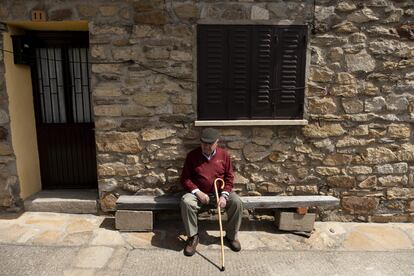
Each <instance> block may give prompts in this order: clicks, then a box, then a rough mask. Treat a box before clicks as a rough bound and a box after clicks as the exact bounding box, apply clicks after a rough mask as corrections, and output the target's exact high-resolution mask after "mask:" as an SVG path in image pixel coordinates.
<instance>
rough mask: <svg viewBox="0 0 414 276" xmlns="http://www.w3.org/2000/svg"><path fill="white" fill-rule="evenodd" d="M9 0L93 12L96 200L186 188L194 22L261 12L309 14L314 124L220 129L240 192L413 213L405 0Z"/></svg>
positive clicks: (405, 215)
mask: <svg viewBox="0 0 414 276" xmlns="http://www.w3.org/2000/svg"><path fill="white" fill-rule="evenodd" d="M4 2H5V5H3V7H2V8H0V19H2V20H6V19H7V20H29V16H30V11H31V9H33V8H40V9H44V10H45V11H47V15H48V18H49V20H58V21H59V20H65V21H73V20H88V21H89V32H90V52H91V56H92V60H93V62H94V64H93V65H92V69H91V70H92V74H91V75H92V87H93V88H92V90H93V104H94V115H95V124H96V145H97V153H98V154H97V160H98V168H97V169H98V175H99V190H100V198H101V206H102V208H103V209H104V210H106V211H109V210H113V208H114V202H115V201H116V197H117V196H118V195H119V194H128V193H137V194H145V193H149V194H162V193H174V192H178V191H180V190H181V187H180V185H179V175H180V172H181V168H182V165H183V161H184V157H185V154H186V152H188V151H189V150H191V149H192V148H193V147H195V146H197V145H198V141H199V140H198V137H199V132H200V128H197V127H194V121H195V120H196V94H197V93H196V85H195V82H194V81H195V79H196V68H197V67H196V65H197V60H196V25H197V22H208V23H214V22H217V23H229V22H231V23H243V24H246V23H249V22H250V23H251V22H259V23H264V24H309V25H310V26H312V25H314V28H313V30H312V32H311V31H310V39H309V42H310V44H309V46H308V48H309V53H310V54H309V60H308V68H307V71H308V82H307V91H306V117H307V119H308V120H309V125H307V126H289V127H287V126H272V127H220V128H219V129H220V132H221V135H222V141H221V145H222V146H223V147H225V148H226V149H227V150H228V151H229V152H230V153H231V155H232V158H233V164H234V167H235V172H236V179H235V190H236V191H238V192H239V193H241V194H243V195H274V194H282V195H311V194H327V195H334V196H337V197H339V198H341V206H340V207H339V208H336V209H331V210H322V209H321V210H319V211H320V217H321V219H330V220H361V221H413V220H414V146H413V145H412V138H413V125H412V124H413V122H414V74H413V69H414V27H413V26H414V23H413V17H414V3H413V2H412V1H410V0H394V1H391V0H367V1H356V0H355V1H352V0H347V1H332V0H317V1H316V6H315V7H314V6H313V3H314V1H313V0H312V1H310V0H308V1H297V0H292V1H281V0H275V1H254V0H239V1H201V0H200V1H178V0H173V1H163V0H152V1H150V0H125V1H117V2H116V3H115V2H114V1H104V0H92V1H88V2H83V1H70V3H65V2H61V1H47V2H44V3H43V2H42V3H43V4H41V5H40V4H39V3H38V1H11V0H6V1H4ZM310 29H312V28H310ZM157 71H158V72H157ZM164 73H166V74H168V75H173V76H175V77H170V76H167V75H165V74H164ZM1 78H2V75H0V79H1ZM0 84H1V81H0ZM1 93H4V94H5V92H4V87H3V89H2V92H1ZM3 104H4V103H3V102H2V105H1V107H2V108H3ZM5 106H7V104H5ZM5 112H6V114H7V109H5Z"/></svg>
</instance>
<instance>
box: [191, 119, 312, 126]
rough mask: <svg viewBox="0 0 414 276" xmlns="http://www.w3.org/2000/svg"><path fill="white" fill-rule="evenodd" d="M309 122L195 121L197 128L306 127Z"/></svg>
mask: <svg viewBox="0 0 414 276" xmlns="http://www.w3.org/2000/svg"><path fill="white" fill-rule="evenodd" d="M307 124H308V120H218V121H195V122H194V125H195V126H304V125H307Z"/></svg>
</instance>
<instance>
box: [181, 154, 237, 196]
mask: <svg viewBox="0 0 414 276" xmlns="http://www.w3.org/2000/svg"><path fill="white" fill-rule="evenodd" d="M218 177H219V178H222V179H223V180H224V182H225V186H224V189H223V191H226V192H229V193H230V192H231V190H232V189H233V178H234V176H233V167H232V165H231V161H230V156H229V155H228V153H227V152H226V151H225V150H223V149H221V148H219V147H217V149H216V154H215V155H214V156H213V157H212V158H211V159H210V160H207V158H206V157H205V156H204V155H203V153H202V151H201V147H198V148H196V149H195V150H193V151H191V152H190V153H188V154H187V158H186V160H185V163H184V168H183V172H182V174H181V184H182V185H183V187H184V189H186V190H187V191H188V192H190V193H191V191H192V190H194V189H200V190H201V191H202V192H204V193H214V180H215V179H216V178H218ZM219 184H221V183H219V182H218V183H217V186H219ZM218 188H219V190H220V187H218ZM220 191H221V190H220Z"/></svg>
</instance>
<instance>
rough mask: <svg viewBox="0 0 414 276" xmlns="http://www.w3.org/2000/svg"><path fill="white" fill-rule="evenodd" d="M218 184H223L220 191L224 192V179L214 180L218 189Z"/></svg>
mask: <svg viewBox="0 0 414 276" xmlns="http://www.w3.org/2000/svg"><path fill="white" fill-rule="evenodd" d="M217 182H221V187H220V189H221V190H223V188H224V184H225V183H224V180H223V179H221V178H216V180H214V186H216V187H217Z"/></svg>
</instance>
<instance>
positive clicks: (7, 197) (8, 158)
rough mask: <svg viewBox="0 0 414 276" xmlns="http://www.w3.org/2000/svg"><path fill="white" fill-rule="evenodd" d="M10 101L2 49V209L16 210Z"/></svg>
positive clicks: (0, 114)
mask: <svg viewBox="0 0 414 276" xmlns="http://www.w3.org/2000/svg"><path fill="white" fill-rule="evenodd" d="M0 10H1V9H0ZM0 14H1V11H0ZM4 30H5V26H4V25H2V24H0V32H3V31H4ZM0 48H3V39H0ZM8 102H9V101H8V96H7V93H6V83H5V66H4V53H3V52H2V51H0V210H2V209H7V210H15V208H16V207H17V205H19V204H20V203H21V202H20V197H19V191H20V187H19V182H18V178H17V169H16V157H15V155H14V152H13V147H12V143H11V133H10V116H9V108H8Z"/></svg>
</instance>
